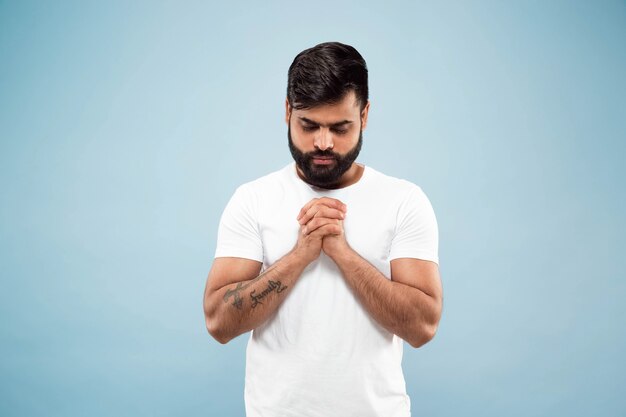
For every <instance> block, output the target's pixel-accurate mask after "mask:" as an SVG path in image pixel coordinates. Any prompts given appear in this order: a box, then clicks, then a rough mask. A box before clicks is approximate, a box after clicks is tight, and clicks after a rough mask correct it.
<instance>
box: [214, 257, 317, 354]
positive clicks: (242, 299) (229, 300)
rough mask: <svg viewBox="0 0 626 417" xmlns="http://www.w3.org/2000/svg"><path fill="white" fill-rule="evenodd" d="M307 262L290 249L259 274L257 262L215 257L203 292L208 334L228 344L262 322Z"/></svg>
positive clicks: (284, 294)
mask: <svg viewBox="0 0 626 417" xmlns="http://www.w3.org/2000/svg"><path fill="white" fill-rule="evenodd" d="M306 265H307V263H306V262H305V260H304V258H303V257H302V256H298V254H297V253H296V252H295V251H293V250H292V251H290V252H289V253H287V254H286V255H285V256H283V257H282V258H281V259H279V260H278V261H276V262H275V263H274V264H273V265H272V266H271V267H270V268H268V269H266V270H265V271H263V273H261V274H259V272H260V270H261V263H260V262H258V261H253V260H250V259H244V258H215V261H214V262H213V266H212V267H211V271H210V272H209V276H208V278H207V284H206V288H205V292H204V315H205V321H206V327H207V330H208V331H209V333H210V334H211V336H213V337H214V338H215V339H216V340H217V341H218V342H220V343H227V342H228V341H230V340H231V339H233V338H235V337H237V336H239V335H240V334H242V333H245V332H248V331H250V330H252V329H254V328H256V327H258V326H259V325H260V324H262V323H263V322H265V321H266V320H267V319H268V318H269V317H270V315H271V314H272V313H274V311H275V310H276V309H277V308H278V306H279V305H280V304H281V303H282V301H283V300H284V299H285V297H286V296H287V294H288V293H289V292H290V291H291V289H292V288H293V286H294V284H295V283H296V280H297V279H298V278H299V277H300V274H302V271H303V270H304V268H305V267H306Z"/></svg>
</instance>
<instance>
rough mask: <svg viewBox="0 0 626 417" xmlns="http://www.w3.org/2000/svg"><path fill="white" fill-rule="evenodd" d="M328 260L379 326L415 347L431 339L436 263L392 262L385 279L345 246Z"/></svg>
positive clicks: (438, 303)
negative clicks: (388, 274) (335, 265)
mask: <svg viewBox="0 0 626 417" xmlns="http://www.w3.org/2000/svg"><path fill="white" fill-rule="evenodd" d="M327 239H329V238H326V240H327ZM329 256H330V255H329ZM331 258H332V259H333V260H334V261H335V263H336V264H337V266H338V267H339V269H340V270H341V273H342V274H343V276H344V278H345V280H346V282H347V283H348V285H349V286H350V287H351V288H352V289H353V290H354V292H355V294H356V296H357V298H358V299H359V301H360V302H361V303H362V305H363V306H364V307H365V309H366V310H367V311H368V312H369V313H370V315H371V316H372V317H373V318H374V319H375V320H376V321H377V322H378V323H379V324H380V325H381V326H383V327H384V328H385V329H387V330H388V331H390V332H391V333H394V334H396V335H398V336H400V337H401V338H402V339H404V340H406V341H407V342H408V343H409V344H410V345H411V346H413V347H415V348H417V347H420V346H422V345H424V344H426V343H427V342H429V341H430V340H431V339H432V338H433V337H434V336H435V333H436V331H437V326H438V324H439V320H440V318H441V310H442V303H443V297H442V289H441V280H440V278H439V268H438V266H437V264H436V263H434V262H430V261H424V260H420V259H413V258H399V259H394V260H392V261H391V280H389V279H387V278H386V277H385V276H384V275H383V274H382V273H381V272H380V271H379V270H378V269H376V268H375V267H374V266H373V265H372V264H370V263H369V262H367V260H365V259H363V258H362V257H361V256H360V255H359V254H358V253H356V252H355V251H354V250H352V249H351V248H349V247H348V248H347V250H344V251H336V252H334V253H333V255H332V256H331Z"/></svg>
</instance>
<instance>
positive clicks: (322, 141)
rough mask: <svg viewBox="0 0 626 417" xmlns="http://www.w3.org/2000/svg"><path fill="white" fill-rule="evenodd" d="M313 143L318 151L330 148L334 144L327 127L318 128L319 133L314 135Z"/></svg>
mask: <svg viewBox="0 0 626 417" xmlns="http://www.w3.org/2000/svg"><path fill="white" fill-rule="evenodd" d="M314 145H315V147H316V148H318V149H319V150H320V151H325V150H326V149H332V148H333V146H334V144H333V138H332V135H331V134H330V130H329V129H327V128H320V130H319V134H317V135H316V137H315V143H314Z"/></svg>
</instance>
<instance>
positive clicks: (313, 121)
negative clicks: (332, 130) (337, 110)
mask: <svg viewBox="0 0 626 417" xmlns="http://www.w3.org/2000/svg"><path fill="white" fill-rule="evenodd" d="M298 118H299V119H300V120H302V121H303V122H307V123H309V124H312V125H317V126H322V127H326V126H330V127H340V126H343V125H347V124H350V123H352V120H342V121H340V122H336V123H330V124H329V125H325V124H322V123H318V122H316V121H315V120H311V119H307V118H306V117H302V116H299V117H298Z"/></svg>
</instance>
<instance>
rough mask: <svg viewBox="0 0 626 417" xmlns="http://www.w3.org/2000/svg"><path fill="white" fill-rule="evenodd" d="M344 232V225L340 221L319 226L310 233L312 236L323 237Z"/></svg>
mask: <svg viewBox="0 0 626 417" xmlns="http://www.w3.org/2000/svg"><path fill="white" fill-rule="evenodd" d="M341 234H343V227H342V226H341V225H340V224H338V223H327V224H325V225H323V226H320V227H318V228H317V229H315V230H314V231H313V232H311V233H310V234H309V237H311V238H323V237H324V236H328V235H341Z"/></svg>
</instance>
